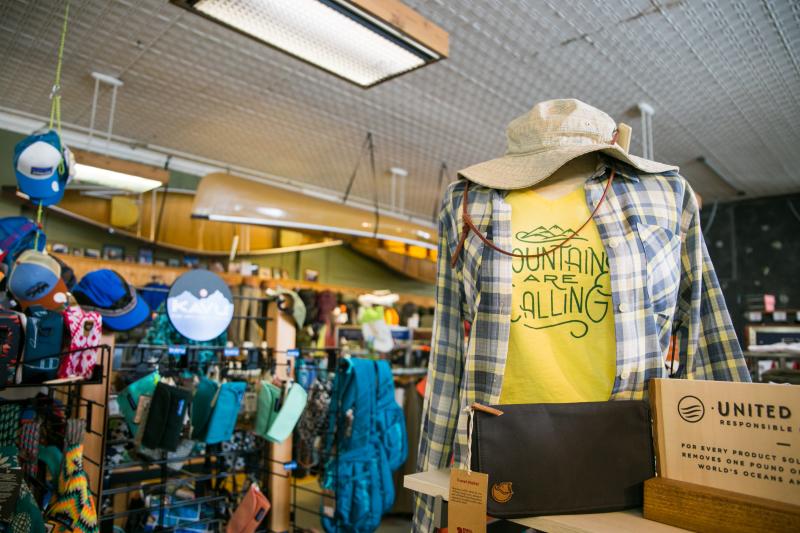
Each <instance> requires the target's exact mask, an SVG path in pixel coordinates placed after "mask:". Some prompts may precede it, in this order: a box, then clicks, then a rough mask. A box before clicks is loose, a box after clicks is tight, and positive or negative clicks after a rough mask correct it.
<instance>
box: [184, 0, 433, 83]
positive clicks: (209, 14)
mask: <svg viewBox="0 0 800 533" xmlns="http://www.w3.org/2000/svg"><path fill="white" fill-rule="evenodd" d="M172 2H173V3H174V4H177V5H179V6H181V7H184V8H186V9H188V10H190V11H192V12H193V13H197V14H199V15H202V16H204V17H205V18H208V19H211V20H213V21H215V22H217V23H219V24H222V25H223V26H226V27H228V28H231V29H233V30H235V31H238V32H240V33H243V34H245V35H247V36H249V37H252V38H253V39H255V40H257V41H259V42H262V43H264V44H267V45H269V46H272V47H274V48H277V49H279V50H281V51H283V52H286V53H288V54H290V55H292V56H294V57H297V58H299V59H301V60H303V61H305V62H307V63H310V64H312V65H314V66H316V67H319V68H321V69H323V70H326V71H328V72H330V73H332V74H335V75H336V76H339V77H340V78H344V79H345V80H348V81H350V82H352V83H355V84H356V85H359V86H361V87H371V86H373V85H375V84H378V83H380V82H382V81H386V80H388V79H390V78H393V77H395V76H398V75H400V74H403V73H406V72H409V71H411V70H414V69H416V68H419V67H422V66H425V65H427V64H429V63H433V62H435V61H438V60H440V59H442V58H443V57H446V55H447V46H448V45H447V39H448V36H447V33H446V32H444V30H442V29H441V28H438V27H437V26H435V25H434V24H432V23H430V21H427V20H425V19H424V18H422V16H421V15H419V14H418V13H416V12H415V11H413V10H411V9H410V8H408V7H406V6H405V5H403V4H401V3H400V2H399V1H397V0H388V2H386V0H385V2H384V3H385V5H384V6H377V7H376V6H375V5H374V4H375V3H374V2H368V3H366V4H368V5H369V7H371V8H372V10H371V11H370V10H368V9H367V7H360V6H359V4H361V3H364V2H363V0H291V1H288V0H172ZM376 9H377V10H378V11H385V12H386V13H378V11H376ZM379 14H384V15H389V14H391V15H392V16H393V19H392V20H393V21H394V20H396V19H397V18H402V19H403V23H404V24H403V29H404V30H406V31H402V30H400V29H399V27H397V26H394V25H393V24H391V23H389V22H387V21H386V20H384V19H382V18H380V16H379ZM412 30H413V33H414V36H412V35H411V33H412ZM426 41H427V42H426Z"/></svg>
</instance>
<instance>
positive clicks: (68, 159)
mask: <svg viewBox="0 0 800 533" xmlns="http://www.w3.org/2000/svg"><path fill="white" fill-rule="evenodd" d="M62 153H63V154H64V164H63V165H59V167H58V180H57V185H58V192H57V193H55V194H53V196H51V197H49V198H41V199H39V200H38V201H37V202H36V203H41V204H42V205H43V206H45V207H47V206H48V205H55V204H57V203H59V202H60V201H61V200H62V199H63V198H64V192H65V191H66V190H67V183H69V182H70V181H72V175H73V174H74V173H75V156H74V155H72V151H71V150H70V149H69V148H67V146H66V145H64V146H63V150H62Z"/></svg>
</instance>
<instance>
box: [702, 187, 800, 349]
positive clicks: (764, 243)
mask: <svg viewBox="0 0 800 533" xmlns="http://www.w3.org/2000/svg"><path fill="white" fill-rule="evenodd" d="M701 227H702V228H703V235H704V236H705V239H706V245H707V246H708V252H709V254H710V255H711V260H712V262H713V263H714V267H715V269H716V272H717V277H718V278H719V280H720V285H721V286H722V292H723V294H724V295H725V300H726V302H727V304H728V310H729V311H730V315H731V318H732V319H733V323H734V325H735V326H736V332H737V333H738V334H739V341H740V342H741V343H743V344H744V342H745V340H744V338H743V337H744V335H743V333H744V325H745V316H744V314H745V311H747V310H748V307H747V301H748V299H749V298H752V299H753V300H760V298H761V296H762V295H764V294H773V295H775V299H776V302H775V306H776V308H778V309H800V284H798V283H797V276H798V265H800V247H798V246H797V234H798V231H800V194H794V195H789V196H772V197H766V198H756V199H748V200H745V199H742V200H737V201H733V202H727V203H719V204H717V206H716V208H715V207H714V204H708V205H705V206H704V208H703V210H702V211H701Z"/></svg>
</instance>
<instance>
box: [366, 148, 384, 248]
mask: <svg viewBox="0 0 800 533" xmlns="http://www.w3.org/2000/svg"><path fill="white" fill-rule="evenodd" d="M367 141H368V143H369V165H370V171H371V172H372V198H373V201H374V203H375V228H374V231H373V233H372V236H373V238H376V239H377V238H378V224H380V222H381V208H380V205H379V204H378V174H377V173H376V172H375V145H374V144H373V143H372V134H371V133H368V134H367Z"/></svg>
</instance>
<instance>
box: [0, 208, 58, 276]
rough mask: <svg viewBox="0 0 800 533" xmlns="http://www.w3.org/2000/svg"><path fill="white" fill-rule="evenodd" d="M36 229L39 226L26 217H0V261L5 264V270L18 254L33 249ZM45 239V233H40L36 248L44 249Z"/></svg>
mask: <svg viewBox="0 0 800 533" xmlns="http://www.w3.org/2000/svg"><path fill="white" fill-rule="evenodd" d="M37 231H39V227H38V226H37V225H36V223H35V222H34V221H33V220H30V219H28V218H25V217H5V218H0V262H2V263H4V264H5V265H6V267H7V268H6V271H7V272H8V271H10V270H11V267H12V265H13V264H14V261H16V259H17V257H18V256H19V254H21V253H22V252H24V251H25V250H31V249H33V245H34V243H35V242H36V232H37ZM46 240H47V238H46V237H45V234H44V233H41V234H40V235H39V247H38V248H37V249H38V250H39V251H40V252H41V251H43V250H44V246H45V242H46Z"/></svg>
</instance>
